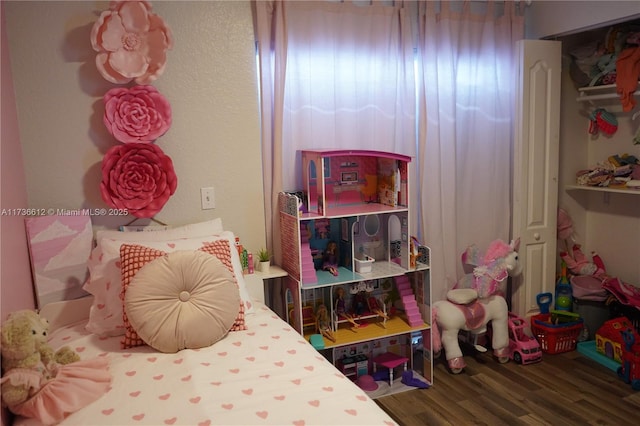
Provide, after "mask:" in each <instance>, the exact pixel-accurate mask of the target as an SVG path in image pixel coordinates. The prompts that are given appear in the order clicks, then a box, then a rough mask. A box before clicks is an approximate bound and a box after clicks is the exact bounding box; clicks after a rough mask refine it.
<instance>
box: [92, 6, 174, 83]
mask: <svg viewBox="0 0 640 426" xmlns="http://www.w3.org/2000/svg"><path fill="white" fill-rule="evenodd" d="M91 45H92V47H93V50H95V51H96V52H98V55H96V66H97V67H98V71H99V72H100V74H102V76H103V77H104V78H105V79H106V80H107V81H110V82H111V83H115V84H125V83H128V82H130V81H131V80H135V82H136V83H138V84H149V83H151V82H152V81H154V80H155V79H156V78H158V77H159V76H160V75H161V74H162V72H163V71H164V67H165V62H166V60H167V56H166V52H167V50H168V49H171V48H172V47H173V35H172V34H171V30H170V29H169V27H167V25H166V24H165V23H164V21H163V20H162V18H161V17H159V16H158V15H156V14H155V13H151V5H150V4H149V2H147V1H112V2H110V4H109V10H106V11H104V12H102V14H101V15H100V17H99V18H98V21H96V23H95V24H94V25H93V28H92V29H91Z"/></svg>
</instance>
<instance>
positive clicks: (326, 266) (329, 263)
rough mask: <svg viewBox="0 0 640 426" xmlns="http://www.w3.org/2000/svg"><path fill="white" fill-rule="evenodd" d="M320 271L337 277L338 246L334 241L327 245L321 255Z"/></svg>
mask: <svg viewBox="0 0 640 426" xmlns="http://www.w3.org/2000/svg"><path fill="white" fill-rule="evenodd" d="M322 270H323V271H329V272H330V273H331V275H334V276H336V277H337V276H338V244H337V243H336V242H335V241H329V242H328V243H327V248H326V249H325V251H324V254H323V255H322Z"/></svg>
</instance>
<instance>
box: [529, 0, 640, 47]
mask: <svg viewBox="0 0 640 426" xmlns="http://www.w3.org/2000/svg"><path fill="white" fill-rule="evenodd" d="M634 15H635V17H636V18H637V17H640V1H635V0H601V1H593V0H583V1H576V0H567V1H561V0H533V2H532V3H531V6H530V7H529V8H528V10H527V15H526V17H527V20H526V38H533V39H535V38H547V37H551V36H555V35H564V34H567V33H571V32H574V31H576V30H579V29H589V28H592V27H598V26H601V25H602V23H613V22H615V21H619V20H626V19H630V18H631V17H633V16H634Z"/></svg>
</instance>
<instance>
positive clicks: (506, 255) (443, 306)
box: [431, 239, 522, 374]
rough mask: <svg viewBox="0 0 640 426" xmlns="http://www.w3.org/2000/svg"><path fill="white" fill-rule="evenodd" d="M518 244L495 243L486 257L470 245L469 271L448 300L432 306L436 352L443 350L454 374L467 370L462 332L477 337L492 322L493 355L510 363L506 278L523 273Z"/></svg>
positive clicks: (465, 262) (465, 264)
mask: <svg viewBox="0 0 640 426" xmlns="http://www.w3.org/2000/svg"><path fill="white" fill-rule="evenodd" d="M519 245H520V239H517V240H516V241H512V242H511V243H510V244H507V243H505V242H504V241H502V240H495V241H493V242H492V243H491V244H490V245H489V247H488V248H487V251H486V252H485V253H484V254H481V253H480V251H479V250H478V248H477V247H476V246H475V245H472V246H469V247H468V248H467V250H466V251H465V252H464V253H463V254H462V264H463V267H464V269H465V271H469V270H470V272H468V273H467V274H466V275H465V276H463V277H462V278H461V279H460V281H458V283H457V284H456V286H455V288H454V289H453V290H450V291H449V292H448V293H447V300H441V301H437V302H435V303H434V304H433V306H432V308H431V315H432V325H434V327H433V338H434V339H433V340H434V343H433V344H434V352H436V354H437V353H439V352H440V350H441V349H442V348H443V347H444V350H445V355H446V358H447V362H448V365H449V368H450V370H451V372H452V373H454V374H457V373H460V372H461V371H462V370H463V368H464V367H466V364H465V362H464V359H463V357H462V350H461V349H460V345H459V343H458V333H459V331H460V330H466V331H470V332H471V334H473V335H478V334H481V333H484V332H485V331H486V327H487V324H488V323H489V322H491V325H492V331H493V333H492V347H493V350H494V355H495V356H496V357H497V358H498V360H499V361H500V362H501V363H504V362H507V361H508V360H509V333H508V325H507V321H508V317H509V308H508V307H507V302H506V300H505V299H504V289H505V284H506V278H507V277H509V276H517V275H520V274H521V273H522V267H521V265H520V263H519V262H518V251H517V250H518V248H519ZM440 329H442V332H441V335H442V337H441V335H440ZM476 348H478V349H479V350H483V349H484V348H482V347H478V346H476ZM484 350H486V349H484Z"/></svg>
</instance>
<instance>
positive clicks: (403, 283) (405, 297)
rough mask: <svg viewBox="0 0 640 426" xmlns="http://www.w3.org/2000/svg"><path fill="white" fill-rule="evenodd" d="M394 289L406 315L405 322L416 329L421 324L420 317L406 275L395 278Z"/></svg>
mask: <svg viewBox="0 0 640 426" xmlns="http://www.w3.org/2000/svg"><path fill="white" fill-rule="evenodd" d="M394 281H395V283H396V288H397V289H398V293H399V294H400V300H402V305H403V307H404V311H405V313H406V315H407V321H408V322H409V325H410V326H411V327H417V326H420V325H422V324H423V321H422V315H420V309H419V308H418V302H416V296H415V294H413V289H412V288H411V282H410V281H409V278H408V277H407V276H406V275H402V276H399V277H395V278H394Z"/></svg>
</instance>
